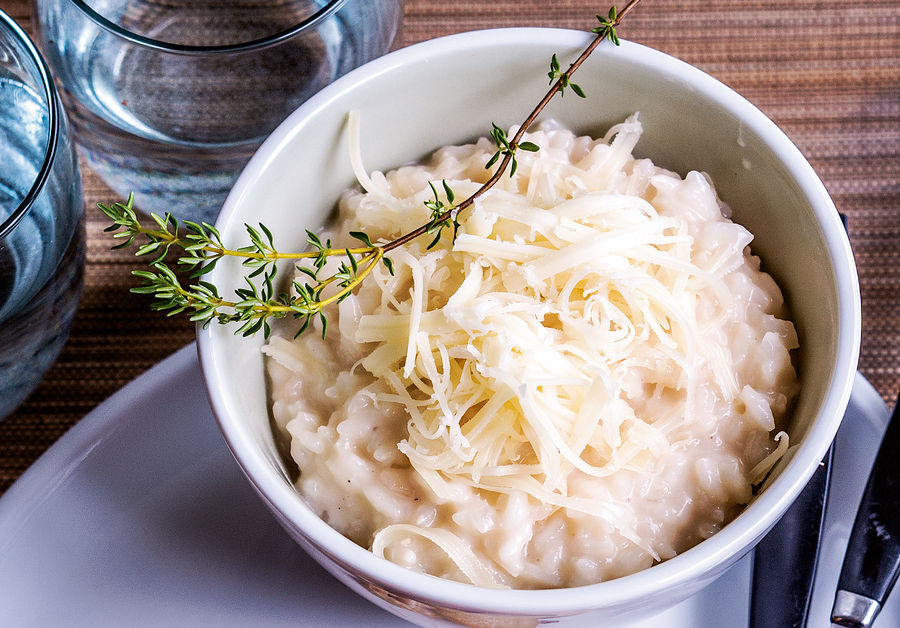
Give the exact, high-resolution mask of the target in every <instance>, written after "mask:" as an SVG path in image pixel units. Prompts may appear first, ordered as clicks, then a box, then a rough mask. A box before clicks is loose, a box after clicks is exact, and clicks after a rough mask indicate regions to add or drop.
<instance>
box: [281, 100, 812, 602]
mask: <svg viewBox="0 0 900 628" xmlns="http://www.w3.org/2000/svg"><path fill="white" fill-rule="evenodd" d="M641 132H642V129H641V124H640V121H639V118H638V116H637V115H635V116H632V117H630V118H629V119H627V120H626V121H624V122H623V123H621V124H618V125H616V126H615V127H613V128H612V129H610V130H609V132H608V133H607V135H606V137H605V138H602V139H591V138H589V137H578V136H576V135H574V134H573V133H571V132H570V131H568V130H566V129H563V128H560V127H559V126H558V125H555V124H553V123H544V124H543V125H542V126H541V127H539V129H538V130H536V131H534V132H533V133H529V134H528V135H527V136H526V139H528V140H529V141H531V142H534V143H536V144H538V145H539V146H540V150H539V151H538V152H536V153H524V152H523V151H520V154H519V155H518V162H519V163H518V169H517V172H516V173H515V176H513V177H509V176H506V175H504V176H503V178H502V180H501V181H500V182H499V183H498V184H497V185H496V186H495V187H494V188H492V189H491V190H490V191H488V192H487V193H486V194H484V195H483V196H481V197H480V198H479V199H478V200H477V201H476V203H475V204H474V206H473V207H472V208H470V209H468V210H466V211H465V212H463V213H461V214H460V216H459V229H458V233H457V235H456V237H455V238H453V237H452V235H451V234H450V233H449V232H445V233H444V234H443V237H442V238H441V239H440V241H439V242H438V243H437V244H436V245H435V246H434V247H433V248H431V249H428V248H427V247H428V245H429V244H430V243H431V240H432V238H430V237H425V238H420V239H419V240H418V241H414V242H412V243H410V244H408V245H406V246H405V247H402V248H401V249H397V250H395V251H392V252H391V254H390V257H391V259H392V261H393V265H394V269H395V272H394V275H391V274H390V273H389V272H388V271H387V270H386V269H384V268H381V267H379V268H378V269H377V270H376V271H374V275H373V276H371V277H369V278H367V279H366V280H365V281H364V282H363V284H362V286H361V287H360V289H359V290H358V292H357V293H356V294H354V295H352V296H350V297H349V298H347V299H346V300H344V301H343V302H341V303H340V304H339V305H337V306H334V307H333V310H332V311H331V312H330V314H329V315H330V319H331V321H332V322H331V324H330V325H329V328H328V335H327V339H325V340H323V339H322V338H321V335H319V334H315V333H306V334H304V335H302V336H300V337H299V338H297V339H293V334H292V333H289V331H288V330H284V331H283V336H279V335H277V332H276V335H275V336H273V337H272V338H271V340H270V342H269V344H268V345H267V346H266V347H265V348H264V351H265V352H266V354H267V355H268V356H269V359H268V360H267V365H268V372H269V378H270V385H271V400H272V412H273V417H274V420H275V423H276V426H277V430H279V431H280V437H282V438H283V439H284V442H285V443H287V444H288V446H289V449H290V456H291V457H292V458H293V460H294V461H295V462H296V464H297V466H298V467H299V469H300V473H299V476H298V478H297V480H296V487H297V490H298V491H299V493H300V494H301V495H302V496H303V499H305V500H306V502H307V503H308V504H309V506H310V507H311V508H312V509H313V510H314V511H316V512H317V513H318V514H319V515H320V516H321V517H322V518H323V519H324V520H325V521H326V522H328V523H329V524H330V525H331V526H333V527H334V528H336V529H337V530H339V531H340V532H341V533H342V534H344V535H346V536H347V537H349V538H350V539H352V540H353V541H355V542H356V543H359V544H360V545H363V546H365V547H369V548H371V549H372V551H373V552H375V553H376V554H377V555H379V556H382V557H384V558H386V559H387V560H390V561H392V562H394V563H397V564H400V565H403V566H405V567H408V568H410V569H413V570H416V571H420V572H424V573H428V574H432V575H435V576H439V577H443V578H450V579H454V580H459V581H463V582H469V583H472V584H476V585H479V586H488V587H514V588H548V587H565V586H576V585H582V584H588V583H595V582H600V581H603V580H608V579H611V578H616V577H619V576H623V575H626V574H630V573H633V572H636V571H638V570H641V569H644V568H646V567H649V566H651V565H652V564H654V563H656V562H659V561H663V560H666V559H668V558H670V557H672V556H674V555H676V554H678V553H679V552H683V551H684V550H686V549H688V548H690V547H692V546H693V545H695V544H697V543H698V542H700V541H701V540H703V539H705V538H707V537H709V536H711V535H712V534H715V533H716V532H717V531H718V530H720V529H721V528H722V527H723V526H724V525H725V524H727V523H728V522H729V521H730V520H731V519H733V518H734V517H735V516H736V515H737V514H738V513H739V512H740V510H741V509H742V508H743V507H744V506H745V505H746V504H747V503H748V502H749V501H750V500H751V498H752V495H753V488H754V486H755V485H757V484H758V483H759V482H760V481H761V480H762V479H763V478H764V477H765V475H766V473H767V472H768V471H769V470H770V469H771V467H772V465H773V464H774V463H775V462H776V460H777V459H778V458H779V457H780V456H781V455H783V453H784V452H785V450H786V449H787V447H788V438H787V434H786V433H785V432H784V431H782V428H783V427H784V426H783V423H784V422H785V421H786V415H787V412H788V409H789V407H790V405H791V401H792V399H793V398H794V396H795V395H796V392H797V388H798V384H797V377H796V374H795V371H794V367H793V366H792V362H791V356H790V352H791V350H793V349H795V348H796V347H797V346H798V342H797V335H796V332H795V330H794V326H793V324H792V323H791V322H790V321H789V320H787V318H786V312H785V308H784V304H783V299H782V295H781V292H780V290H779V289H778V287H777V286H776V284H775V283H774V281H773V280H772V278H771V277H770V276H769V275H767V274H766V273H764V272H762V271H761V270H760V264H759V260H758V258H756V257H755V256H754V255H752V254H751V252H750V250H749V247H748V245H749V243H750V241H751V239H752V236H751V234H750V233H748V232H747V230H745V229H744V228H743V227H741V226H740V225H738V224H736V223H734V222H732V221H731V220H729V219H728V217H727V216H728V213H729V212H728V208H727V206H725V205H724V204H723V203H722V202H721V201H720V200H719V198H718V197H717V195H716V191H715V189H714V187H713V185H712V183H711V182H710V181H709V180H708V178H707V177H706V176H705V175H704V174H702V173H699V172H690V173H688V174H687V175H686V176H685V177H684V178H682V177H680V176H679V175H677V174H675V173H673V172H670V171H667V170H664V169H662V168H660V167H658V166H656V165H654V164H653V163H652V162H651V161H649V160H647V159H636V158H634V157H633V155H632V151H633V149H634V146H635V144H636V143H637V141H638V139H639V138H640V135H641ZM494 150H495V147H494V145H493V143H492V142H491V141H490V140H488V139H480V140H478V141H477V142H475V143H474V144H469V145H464V146H450V147H445V148H441V149H440V150H438V151H437V152H435V153H434V155H433V156H432V157H431V158H430V160H428V161H427V163H425V164H423V165H415V166H407V167H402V168H399V169H397V170H395V171H393V172H389V173H386V174H382V173H379V172H374V173H371V174H369V173H366V172H365V171H364V170H363V168H362V166H361V164H360V163H359V158H358V155H354V157H353V159H354V169H355V170H356V172H357V177H358V178H359V180H360V185H361V187H362V189H361V190H359V189H354V190H350V191H348V192H346V193H345V194H344V196H343V197H342V199H341V201H340V205H339V216H338V218H337V220H336V222H335V223H334V224H332V225H331V226H330V227H329V228H328V234H327V235H328V236H329V237H331V238H333V240H334V241H335V242H336V245H337V246H355V245H356V242H355V241H350V238H349V236H347V235H346V234H347V233H348V232H350V231H361V230H362V231H366V232H367V233H368V234H369V235H370V236H371V238H372V240H373V241H376V240H378V239H385V240H386V239H391V238H395V237H397V236H399V235H401V234H402V233H406V232H408V231H410V230H412V229H414V228H415V227H417V226H419V225H421V224H423V223H425V222H427V221H428V219H429V216H430V214H429V211H428V210H427V209H426V207H425V205H424V203H425V201H429V200H432V199H434V194H435V192H434V190H433V189H432V187H431V186H429V182H431V183H432V184H433V185H434V189H435V190H438V191H440V194H442V195H443V194H444V192H443V186H442V184H441V182H442V181H446V182H447V185H449V187H450V188H452V190H453V191H454V193H455V195H456V197H457V199H461V198H464V197H466V196H468V195H470V194H471V193H472V192H474V191H475V190H476V189H477V188H478V187H479V186H480V184H481V183H482V182H484V181H485V180H486V179H487V177H488V176H489V175H490V172H489V171H488V170H485V163H486V162H487V161H488V159H489V158H490V157H491V155H492V154H493V152H494ZM442 200H445V199H443V198H442ZM345 239H346V240H345Z"/></svg>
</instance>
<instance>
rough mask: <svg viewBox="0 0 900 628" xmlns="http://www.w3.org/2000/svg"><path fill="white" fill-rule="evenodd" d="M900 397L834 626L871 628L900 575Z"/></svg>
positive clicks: (862, 510)
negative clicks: (899, 498)
mask: <svg viewBox="0 0 900 628" xmlns="http://www.w3.org/2000/svg"><path fill="white" fill-rule="evenodd" d="M898 497H900V396H898V399H897V404H896V405H895V406H894V412H893V414H892V415H891V420H890V421H889V422H888V426H887V430H886V431H885V433H884V437H883V438H882V441H881V446H880V447H879V448H878V455H877V456H876V457H875V464H874V465H873V466H872V470H871V472H870V473H869V480H868V482H867V483H866V490H865V492H864V493H863V497H862V500H861V501H860V504H859V509H858V510H857V511H856V520H855V521H854V523H853V530H852V531H851V532H850V542H849V543H848V544H847V552H846V554H845V555H844V565H843V567H842V568H841V575H840V578H839V580H838V588H837V592H836V594H835V598H834V606H833V607H832V610H831V621H832V625H833V626H847V627H850V628H869V626H871V625H872V622H873V621H875V617H877V615H878V613H879V612H880V611H881V606H882V605H883V604H884V601H885V599H886V598H887V596H888V594H889V593H890V591H891V589H892V588H893V586H894V584H895V583H896V582H897V576H898V574H900V508H898V507H897V502H898Z"/></svg>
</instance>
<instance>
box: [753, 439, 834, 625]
mask: <svg viewBox="0 0 900 628" xmlns="http://www.w3.org/2000/svg"><path fill="white" fill-rule="evenodd" d="M833 457H834V444H833V443H832V445H831V447H829V448H828V452H827V453H826V454H825V457H824V458H823V459H822V462H821V463H820V464H819V467H818V468H817V469H816V470H815V471H814V472H813V476H812V478H810V480H809V483H808V484H807V485H806V487H805V488H804V489H803V491H801V492H800V495H799V496H798V497H797V499H796V500H795V501H794V503H793V504H791V507H790V508H788V510H787V512H786V513H785V514H784V516H783V517H782V518H781V520H780V521H779V522H778V523H777V524H775V527H774V528H772V529H771V530H770V531H769V533H768V534H767V535H766V536H765V537H764V538H763V540H762V541H760V542H759V544H758V545H757V546H756V551H755V553H754V557H753V584H752V588H751V598H750V628H772V627H773V626H777V627H779V628H780V627H784V628H788V627H789V628H803V626H805V625H806V618H807V615H808V613H809V602H810V600H811V599H812V590H813V584H814V583H815V577H816V566H817V564H818V557H819V540H820V538H821V536H822V527H823V525H824V521H825V504H826V502H827V500H828V485H829V483H830V480H831V461H832V458H833Z"/></svg>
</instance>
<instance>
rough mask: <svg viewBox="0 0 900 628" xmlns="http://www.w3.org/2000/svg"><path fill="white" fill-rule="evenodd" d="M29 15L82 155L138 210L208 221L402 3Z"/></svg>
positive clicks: (53, 7)
mask: <svg viewBox="0 0 900 628" xmlns="http://www.w3.org/2000/svg"><path fill="white" fill-rule="evenodd" d="M32 6H33V8H34V23H35V28H36V31H37V39H38V42H39V44H40V46H41V48H42V49H43V51H44V54H45V55H46V57H47V60H48V62H49V64H50V66H51V68H52V69H53V71H54V74H55V76H56V79H57V81H58V83H59V85H60V87H61V91H62V95H63V101H64V102H65V105H66V108H67V109H68V111H69V116H70V117H71V120H72V124H73V127H74V130H75V137H76V140H77V143H78V145H79V148H80V153H81V156H82V158H83V159H86V161H87V163H88V164H89V165H90V166H91V167H92V168H93V169H94V171H95V172H97V174H98V175H100V177H101V178H102V179H103V180H104V182H105V183H106V184H107V185H108V186H109V187H111V188H112V189H113V191H115V192H116V193H117V194H118V195H120V196H121V197H123V199H124V198H125V197H127V195H128V194H129V193H130V192H134V194H135V204H136V206H137V207H138V208H139V209H141V210H143V211H145V212H151V211H152V212H155V213H159V214H162V213H163V212H166V211H168V212H171V213H172V214H173V215H175V216H176V217H179V218H188V219H192V220H206V221H208V222H210V223H211V222H212V221H213V219H214V218H215V216H216V214H217V213H218V211H219V208H220V207H221V205H222V202H223V201H224V199H225V196H226V195H227V193H228V191H229V189H230V188H231V185H232V183H233V182H234V179H235V178H236V177H237V174H238V173H239V171H240V169H241V168H242V167H243V166H244V164H245V163H246V162H247V160H248V159H249V158H250V156H251V155H252V153H253V152H254V150H255V149H256V148H257V147H258V145H259V144H260V142H261V141H262V140H263V139H264V138H265V136H266V135H267V134H268V133H269V132H270V131H272V130H273V129H274V128H275V126H277V125H278V123H279V122H281V121H282V120H283V119H284V118H285V117H287V115H288V114H289V113H290V112H291V111H293V110H294V109H296V108H297V106H299V105H300V104H301V103H302V102H303V101H304V100H306V99H307V98H308V97H309V96H311V95H312V94H313V93H315V92H316V91H318V90H319V89H321V88H322V87H324V86H325V85H326V84H328V83H329V82H331V81H333V80H334V79H335V78H337V77H339V76H341V75H342V74H344V73H346V72H347V71H348V70H351V69H352V68H354V67H356V66H358V65H360V64H362V63H365V62H366V61H369V60H371V59H372V58H374V57H377V56H379V55H382V54H384V53H385V52H387V51H388V49H389V48H390V46H391V43H392V42H393V40H394V37H395V35H396V33H397V30H398V28H399V24H400V19H401V16H402V0H330V1H328V0H167V1H166V2H159V1H158V0H34V1H33V2H32ZM310 158H311V159H314V158H315V156H310ZM297 167H298V168H301V167H302V164H298V165H297Z"/></svg>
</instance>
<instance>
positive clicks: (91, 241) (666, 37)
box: [0, 0, 900, 492]
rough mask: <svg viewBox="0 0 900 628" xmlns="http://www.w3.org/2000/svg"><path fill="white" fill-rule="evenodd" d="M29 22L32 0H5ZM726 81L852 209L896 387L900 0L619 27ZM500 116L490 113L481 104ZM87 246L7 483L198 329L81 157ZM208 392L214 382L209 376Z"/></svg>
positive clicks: (819, 1) (449, 19) (867, 292)
mask: <svg viewBox="0 0 900 628" xmlns="http://www.w3.org/2000/svg"><path fill="white" fill-rule="evenodd" d="M598 8H605V5H604V6H603V7H598V5H597V3H596V2H594V1H590V2H589V1H587V0H568V1H567V2H565V3H561V2H560V3H557V2H546V1H545V0H516V1H512V0H494V1H491V2H484V1H483V0H476V1H458V0H457V1H454V2H447V1H446V0H406V3H405V22H404V27H403V32H402V36H401V39H400V42H399V45H407V44H411V43H415V42H418V41H422V40H425V39H429V38H432V37H437V36H441V35H447V34H451V33H455V32H460V31H466V30H473V29H479V28H490V27H500V26H557V27H566V28H577V29H590V28H592V27H593V26H594V17H593V16H594V13H595V12H596V11H597V10H598ZM0 9H3V10H4V11H6V12H7V13H9V14H10V15H12V17H13V18H14V19H16V20H17V21H18V22H19V23H20V24H22V25H23V26H24V27H26V29H30V6H29V2H28V0H0ZM620 34H621V35H622V36H624V37H627V38H628V39H631V40H634V41H638V42H641V43H643V44H646V45H648V46H651V47H654V48H657V49H660V50H663V51H665V52H667V53H669V54H672V55H674V56H676V57H679V58H681V59H683V60H685V61H688V62H689V63H692V64H694V65H696V66H698V67H700V68H702V69H703V70H705V71H707V72H708V73H710V74H712V75H713V76H715V77H717V78H718V79H720V80H721V81H723V82H725V83H727V84H728V85H730V86H731V87H733V88H734V89H736V90H737V91H738V92H740V93H741V94H743V95H744V96H745V97H747V98H748V99H749V100H750V101H751V102H753V103H754V104H756V105H757V106H758V107H760V108H761V109H762V110H763V111H764V112H765V113H767V114H768V115H769V116H770V117H771V118H772V119H773V120H775V122H777V123H778V124H779V126H781V128H783V129H784V130H785V131H786V132H787V134H788V135H789V136H790V137H791V138H792V139H793V140H794V141H795V142H796V143H797V145H798V146H799V147H800V149H801V150H802V151H803V153H804V154H805V155H806V156H807V158H809V160H810V162H811V163H812V165H813V167H814V168H815V169H816V171H817V172H818V173H819V175H820V176H821V177H822V180H823V181H824V182H825V185H826V187H827V188H828V190H829V192H830V193H831V194H832V196H833V198H834V200H835V203H836V204H837V206H838V208H839V209H840V210H841V211H842V212H844V213H846V214H847V215H848V217H849V224H850V227H849V228H850V238H851V241H852V243H853V247H854V251H855V254H856V259H857V264H858V268H859V275H860V282H861V289H862V307H863V334H862V354H861V358H860V370H861V371H862V373H863V374H864V375H865V376H866V377H867V378H868V379H869V381H871V382H872V384H874V386H875V387H876V388H877V389H878V391H879V392H880V393H881V394H882V396H883V397H884V398H885V400H886V401H887V400H892V399H893V398H894V397H895V395H896V393H897V390H898V388H900V314H898V312H900V3H898V2H897V1H896V0H881V1H879V0H867V1H866V2H863V3H854V4H852V5H848V4H847V3H845V2H842V1H838V0H797V1H794V2H790V3H787V2H785V3H778V2H771V1H770V0H767V1H758V0H745V1H742V2H735V1H734V0H716V1H710V2H706V1H704V2H700V1H697V0H682V1H676V0H646V2H645V5H642V6H640V7H638V9H637V10H636V11H635V12H634V13H633V14H632V15H631V16H629V18H628V21H627V23H626V24H624V25H623V26H622V27H621V28H620ZM485 115H486V119H489V113H486V114H485ZM84 192H85V203H86V206H87V230H88V250H87V255H88V261H87V269H86V275H85V288H84V297H83V299H82V302H81V305H80V309H79V312H78V316H77V318H76V320H75V324H74V326H73V328H72V332H71V336H70V339H69V342H68V344H67V345H66V348H65V349H64V351H63V353H62V355H61V357H60V359H59V361H58V363H57V364H56V366H55V367H54V368H53V369H52V370H51V371H50V372H49V373H48V374H47V377H46V378H45V380H44V382H43V383H42V384H41V386H40V387H39V388H38V389H37V390H36V391H35V392H34V394H32V396H31V397H30V398H29V399H28V400H27V401H26V402H25V403H24V404H23V405H22V407H21V408H20V409H19V410H18V411H17V412H16V413H14V414H13V415H11V416H10V417H8V418H7V419H6V420H4V421H2V422H0V492H2V491H4V490H5V489H6V488H8V487H9V486H10V485H11V484H12V482H13V481H15V479H16V478H17V477H18V476H19V475H20V474H21V473H22V472H23V471H24V470H25V469H26V468H27V467H28V466H29V465H30V464H31V463H32V462H34V460H35V459H36V458H37V457H38V456H39V455H40V454H41V453H43V452H44V451H45V450H46V449H47V447H49V446H50V445H51V444H53V442H55V441H56V440H57V439H58V438H59V437H60V436H61V435H62V434H63V433H64V432H65V431H66V430H67V429H68V428H69V427H71V426H72V425H73V424H74V423H75V422H77V421H78V420H79V419H80V418H81V417H82V416H84V415H85V414H86V413H87V412H89V411H90V410H91V409H93V408H94V407H95V406H96V405H97V404H98V403H99V402H101V401H102V400H104V399H105V398H106V397H108V396H109V395H110V394H112V393H113V392H115V391H116V390H118V389H119V388H121V387H122V386H123V385H124V384H126V383H128V382H129V381H131V380H132V379H134V378H135V377H136V376H137V375H139V374H141V373H142V372H144V371H145V370H146V369H148V368H149V367H150V366H152V365H153V364H155V363H156V362H158V361H160V360H161V359H163V358H164V357H166V356H167V355H169V354H170V353H172V352H173V351H175V350H176V349H178V348H179V347H181V346H183V345H185V344H186V343H188V342H190V341H191V340H192V339H193V337H194V331H193V326H192V325H191V324H189V323H187V322H186V321H185V320H184V319H181V318H172V319H168V318H164V317H161V316H159V315H156V314H153V313H151V312H150V311H149V310H148V303H149V299H146V298H141V297H137V296H134V295H131V294H129V292H128V287H130V286H132V285H134V282H133V279H132V277H131V274H130V273H131V270H132V269H135V268H138V267H139V265H137V264H135V262H134V259H133V258H132V256H131V254H130V253H128V252H123V251H110V250H109V245H110V242H109V239H108V238H107V237H106V236H104V235H103V234H102V230H103V228H104V227H106V225H107V222H106V220H105V219H104V217H103V216H102V214H100V212H99V211H98V210H96V209H95V205H96V203H97V202H98V201H111V200H115V196H114V195H113V194H112V193H111V192H110V191H109V190H108V189H107V188H106V187H105V186H104V185H103V184H102V183H101V182H100V180H99V179H98V178H97V177H96V176H95V175H94V174H93V173H91V172H89V171H87V169H85V170H84ZM198 394H203V393H202V391H198Z"/></svg>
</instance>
